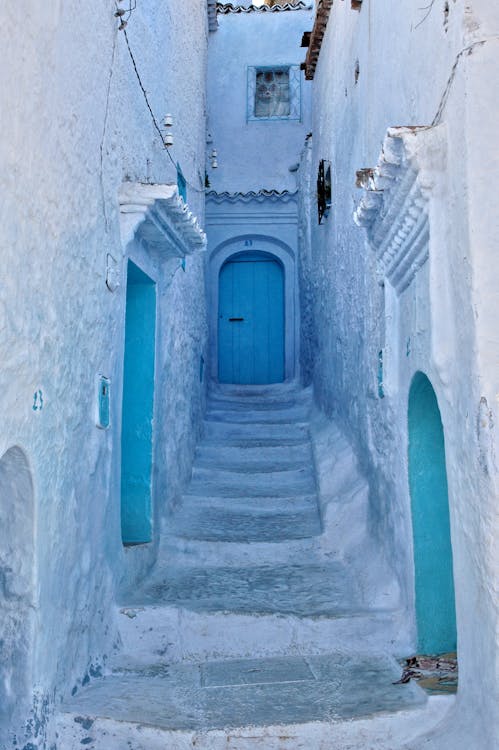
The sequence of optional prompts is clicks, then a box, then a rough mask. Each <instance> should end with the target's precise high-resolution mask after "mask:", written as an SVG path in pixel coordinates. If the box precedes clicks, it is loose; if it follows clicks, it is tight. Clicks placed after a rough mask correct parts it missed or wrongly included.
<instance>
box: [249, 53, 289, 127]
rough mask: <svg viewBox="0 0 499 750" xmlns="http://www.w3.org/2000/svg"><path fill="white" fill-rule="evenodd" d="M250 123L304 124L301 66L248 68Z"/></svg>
mask: <svg viewBox="0 0 499 750" xmlns="http://www.w3.org/2000/svg"><path fill="white" fill-rule="evenodd" d="M247 119H248V120H300V119H301V71H300V67H299V66H298V65H282V66H275V67H250V68H248V112H247Z"/></svg>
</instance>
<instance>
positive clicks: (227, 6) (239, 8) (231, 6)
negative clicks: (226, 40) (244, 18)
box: [217, 0, 312, 15]
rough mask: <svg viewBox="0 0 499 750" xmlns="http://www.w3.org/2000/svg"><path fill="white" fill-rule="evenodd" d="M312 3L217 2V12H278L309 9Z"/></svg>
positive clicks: (222, 13)
mask: <svg viewBox="0 0 499 750" xmlns="http://www.w3.org/2000/svg"><path fill="white" fill-rule="evenodd" d="M311 8H312V3H311V2H304V0H301V1H300V2H299V3H296V5H295V4H292V3H286V4H285V5H272V6H269V5H261V6H256V5H249V6H248V5H246V6H244V5H236V4H235V3H217V13H220V14H221V15H228V14H229V13H280V12H282V11H286V10H311Z"/></svg>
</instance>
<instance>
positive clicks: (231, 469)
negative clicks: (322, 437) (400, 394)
mask: <svg viewBox="0 0 499 750" xmlns="http://www.w3.org/2000/svg"><path fill="white" fill-rule="evenodd" d="M310 410H311V394H310V390H308V391H303V390H300V389H299V388H297V386H296V385H291V386H288V385H275V386H218V387H217V388H216V389H215V390H214V391H213V392H212V393H211V397H210V399H209V401H208V405H207V412H206V421H205V428H204V437H203V439H202V440H201V442H200V444H199V446H198V449H197V451H196V457H195V460H194V467H193V474H192V480H191V482H190V484H189V486H188V488H187V491H186V493H185V494H184V495H183V496H182V498H181V500H180V504H179V507H178V508H176V509H175V510H174V512H173V518H172V522H171V524H170V529H171V532H170V535H169V536H168V537H167V539H166V542H165V546H164V549H163V550H162V552H161V553H160V555H159V559H158V561H157V563H156V565H155V568H154V570H153V571H152V573H151V574H150V575H149V576H148V577H147V579H146V581H145V583H144V584H143V585H142V586H141V587H140V588H138V589H135V590H133V591H131V592H129V593H128V594H127V595H126V596H124V598H123V602H122V604H121V606H120V608H119V610H118V613H117V616H118V621H119V630H120V636H121V647H120V648H119V650H118V652H117V653H116V654H115V655H114V656H113V657H112V659H111V660H110V662H109V663H108V669H109V670H110V673H109V674H108V675H107V676H105V677H103V678H102V679H100V680H95V681H93V683H92V685H89V686H88V687H86V688H84V689H83V690H82V691H79V692H78V694H77V695H76V696H75V697H74V698H73V699H72V700H71V701H69V702H68V704H67V705H66V706H64V708H63V714H62V716H61V717H60V725H59V736H60V737H61V738H64V742H65V745H63V746H67V747H73V746H74V747H77V746H78V745H81V744H82V743H87V744H88V745H89V746H91V747H95V748H103V749H104V748H107V749H109V750H111V749H113V748H117V749H118V748H121V747H124V746H125V743H126V741H131V742H132V743H135V744H133V747H137V748H139V747H140V748H141V747H144V748H145V747H147V748H151V749H153V748H163V747H165V743H166V746H167V747H169V748H176V747H179V748H180V747H185V746H193V747H194V746H195V747H201V748H218V747H220V748H221V747H226V746H227V743H230V744H231V745H234V746H235V747H238V748H244V747H246V746H253V745H252V744H251V743H249V744H248V745H247V744H246V743H247V740H246V739H245V738H246V737H247V735H248V733H249V734H250V735H251V734H253V732H255V731H257V736H260V745H261V746H262V747H265V748H274V747H275V748H287V747H293V748H294V747H307V746H308V747H310V746H311V745H310V743H312V742H314V743H316V744H315V745H314V747H322V746H326V745H324V743H325V742H326V741H327V742H328V743H331V742H333V741H335V736H336V734H337V735H338V736H339V737H341V738H342V740H346V738H348V739H349V745H348V746H349V747H352V748H353V747H359V748H360V747H365V742H366V741H369V742H370V743H376V746H381V745H379V742H380V741H381V740H382V741H383V745H382V746H383V747H384V748H397V747H400V743H401V741H402V740H403V739H408V738H409V737H410V735H411V733H412V734H414V733H415V731H417V729H418V727H419V725H420V722H421V721H426V722H428V721H429V722H430V723H434V722H436V720H437V719H438V718H440V716H441V713H442V709H443V706H442V708H440V709H435V708H433V707H432V708H431V709H430V708H429V706H428V705H427V703H428V701H427V699H425V696H424V693H423V691H422V690H420V689H419V688H417V687H416V686H415V685H414V684H411V685H403V684H402V685H401V684H399V685H394V684H393V683H394V682H396V681H397V680H398V679H399V677H400V672H401V669H400V665H399V664H398V663H397V662H396V661H395V660H394V659H393V657H390V653H389V651H387V650H386V645H385V644H387V643H390V645H391V646H392V647H393V644H394V643H395V642H396V640H397V631H396V627H397V621H398V620H399V619H400V617H401V613H396V612H393V609H392V608H390V606H389V604H388V606H385V608H383V607H382V606H380V604H378V602H376V601H373V592H372V591H370V590H369V589H368V587H367V586H366V583H367V581H366V574H364V576H362V573H361V572H360V571H361V569H362V564H361V561H360V560H356V561H355V562H353V561H349V560H348V559H345V555H344V551H345V550H344V549H343V547H342V545H341V543H338V540H337V539H335V542H334V543H331V542H332V539H331V537H334V536H335V535H334V530H331V531H330V533H329V534H328V529H323V528H322V524H321V515H322V514H321V508H320V501H319V497H318V495H317V482H318V479H317V478H316V476H315V472H314V468H313V467H314V458H313V453H314V447H313V446H312V443H311V435H310V432H309V417H310ZM332 439H333V447H334V452H335V466H334V467H333V472H337V483H336V492H335V493H334V496H333V497H331V499H330V507H329V508H328V514H327V516H326V515H325V514H324V517H325V519H326V523H333V524H334V523H335V519H337V517H338V515H339V514H338V513H337V512H336V509H335V505H338V504H339V505H345V506H346V507H347V513H348V512H350V513H351V520H352V522H354V520H355V521H356V522H357V523H359V521H360V518H359V517H358V516H356V508H355V506H356V504H357V505H358V497H359V495H361V496H362V495H364V499H365V492H364V493H363V490H365V483H363V481H362V477H361V476H360V475H359V473H358V470H357V468H356V466H355V461H354V458H353V455H352V452H351V449H350V448H349V446H348V444H347V442H346V441H345V440H344V439H342V437H341V434H339V433H337V434H335V435H334V437H333V438H332ZM315 450H317V447H316V448H315ZM349 506H350V507H349ZM322 510H324V509H322ZM327 519H329V521H328V520H327ZM360 533H361V530H360V529H359V528H357V534H360ZM345 541H346V540H345ZM346 543H347V541H346ZM377 593H378V600H379V598H380V597H379V592H377ZM386 595H387V594H386V592H385V596H386ZM332 646H333V648H332ZM409 709H411V713H408V710H409ZM82 716H83V717H85V718H84V719H83V720H82V719H81V717H82ZM353 718H355V719H364V720H366V719H367V718H369V719H370V721H365V724H364V725H363V726H362V729H361V730H360V731H359V727H358V726H357V725H352V724H351V721H350V720H351V719H353ZM331 722H334V724H335V727H334V730H333V729H332V727H331ZM311 723H313V726H312V728H311V727H310V724H311ZM152 727H154V728H155V729H152ZM255 728H258V729H257V730H256V729H255ZM213 730H216V731H213ZM387 734H388V735H389V737H390V739H389V741H388V739H387ZM283 735H287V737H286V738H285V739H283ZM186 743H187V744H186ZM297 743H298V744H297ZM327 746H329V745H327ZM370 746H371V747H374V745H373V744H371V745H370Z"/></svg>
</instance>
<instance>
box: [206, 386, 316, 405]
mask: <svg viewBox="0 0 499 750" xmlns="http://www.w3.org/2000/svg"><path fill="white" fill-rule="evenodd" d="M212 399H222V400H225V401H230V402H232V401H235V402H241V401H242V402H244V403H246V404H251V403H252V402H253V403H258V404H265V405H267V406H268V405H271V404H272V403H274V402H277V403H281V402H282V401H286V400H293V401H294V402H296V401H301V400H308V401H310V400H311V391H310V390H304V389H303V388H301V386H300V384H299V383H297V382H296V381H294V382H290V383H273V384H269V385H237V384H235V385H234V384H230V383H219V384H217V385H215V384H212V387H211V388H210V391H209V393H208V401H211V400H212Z"/></svg>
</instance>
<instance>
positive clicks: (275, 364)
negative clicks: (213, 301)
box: [218, 253, 284, 384]
mask: <svg viewBox="0 0 499 750" xmlns="http://www.w3.org/2000/svg"><path fill="white" fill-rule="evenodd" d="M218 365H219V366H218V377H219V380H220V382H221V383H246V384H259V383H280V382H282V381H283V380H284V272H283V268H282V266H281V264H280V263H279V262H278V261H276V260H274V259H273V258H272V257H271V256H266V255H264V254H263V253H262V254H251V255H250V254H241V255H238V256H236V257H235V258H233V259H231V260H230V261H228V262H227V263H225V265H224V266H223V267H222V270H221V271H220V288H219V311H218Z"/></svg>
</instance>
